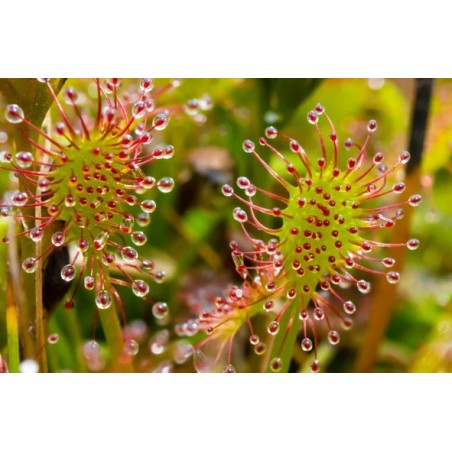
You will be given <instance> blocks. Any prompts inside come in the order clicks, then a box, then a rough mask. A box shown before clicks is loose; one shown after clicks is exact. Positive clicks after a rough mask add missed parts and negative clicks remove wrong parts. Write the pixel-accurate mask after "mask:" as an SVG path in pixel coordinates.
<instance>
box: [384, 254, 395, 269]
mask: <svg viewBox="0 0 452 452" xmlns="http://www.w3.org/2000/svg"><path fill="white" fill-rule="evenodd" d="M381 263H382V264H383V265H384V266H385V267H388V268H389V267H392V266H393V265H394V264H395V259H393V258H392V257H385V258H384V259H383V260H382V261H381Z"/></svg>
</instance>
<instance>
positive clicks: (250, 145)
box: [242, 140, 255, 154]
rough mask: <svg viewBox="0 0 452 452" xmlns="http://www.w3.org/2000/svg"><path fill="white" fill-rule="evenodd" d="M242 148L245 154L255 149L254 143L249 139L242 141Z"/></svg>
mask: <svg viewBox="0 0 452 452" xmlns="http://www.w3.org/2000/svg"><path fill="white" fill-rule="evenodd" d="M242 149H243V150H244V151H245V152H246V153H247V154H251V153H252V152H253V151H254V149H255V145H254V143H253V142H252V141H251V140H245V141H244V142H243V145H242Z"/></svg>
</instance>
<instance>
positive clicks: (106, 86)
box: [0, 78, 451, 373]
mask: <svg viewBox="0 0 452 452" xmlns="http://www.w3.org/2000/svg"><path fill="white" fill-rule="evenodd" d="M432 88H433V82H432V81H431V80H429V79H425V80H385V79H378V80H376V79H362V80H310V79H299V80H297V79H281V80H279V79H270V80H264V79H262V80H242V79H240V80H239V79H237V80H235V79H216V80H209V79H200V80H197V79H190V80H157V79H150V78H143V79H136V80H129V79H124V80H122V79H115V78H112V79H91V80H88V79H86V80H85V79H82V80H80V79H48V78H47V79H45V78H41V79H20V80H19V79H17V80H16V79H2V80H1V83H0V93H1V97H0V107H1V110H2V119H1V122H0V141H1V144H0V147H1V149H0V183H1V185H0V189H1V194H2V196H1V198H2V199H1V202H0V213H1V217H0V228H1V238H2V243H1V244H0V247H1V250H0V252H1V260H0V291H1V294H0V300H1V301H0V305H1V306H0V370H1V372H48V371H49V372H62V371H71V372H227V373H230V372H273V373H274V372H279V373H282V372H304V371H307V372H337V371H341V372H350V371H356V370H358V371H381V370H391V371H398V372H407V371H416V370H423V369H426V370H429V371H433V370H439V371H444V370H447V369H449V367H448V366H450V364H448V363H449V361H448V359H447V357H446V356H445V355H444V354H442V353H443V352H442V351H441V350H442V349H441V347H440V346H438V345H436V346H435V344H437V343H438V341H439V339H438V337H437V334H436V332H435V328H436V325H437V323H438V322H444V321H448V320H447V317H446V318H445V316H446V315H447V312H448V306H447V304H446V305H444V303H442V305H441V306H440V305H438V303H437V302H436V299H432V300H430V302H429V303H427V305H426V304H425V303H424V305H422V304H421V303H420V302H419V301H417V300H419V297H421V296H422V293H424V294H425V293H428V289H426V288H425V285H426V284H428V281H432V280H435V278H437V279H438V278H439V279H440V278H441V276H440V273H441V271H442V270H444V266H445V265H446V262H444V263H443V264H441V262H440V263H439V264H438V265H437V267H436V269H434V270H431V269H429V268H428V267H427V266H425V265H424V263H423V259H424V256H427V258H428V259H433V258H434V256H435V255H437V254H438V253H439V255H441V254H442V252H443V250H441V247H438V246H436V247H435V241H434V240H431V239H428V238H427V237H428V236H429V233H430V232H431V228H434V227H435V225H436V227H437V225H438V217H440V216H441V209H440V208H437V207H436V206H435V204H434V203H433V201H434V200H435V199H438V198H437V197H438V196H439V199H441V196H443V195H442V193H443V192H442V191H441V190H446V189H447V183H443V185H439V186H437V185H436V184H435V183H434V181H435V180H436V179H435V178H436V177H437V174H441V171H444V169H443V168H444V167H446V168H447V162H448V158H449V156H448V155H446V154H444V153H442V154H441V153H440V156H441V157H440V158H438V153H436V154H435V153H434V152H431V151H430V146H431V144H430V143H432V142H433V143H435V139H436V141H438V140H440V139H443V140H444V139H445V138H444V136H447V132H446V131H445V130H443V129H441V127H439V130H436V129H434V128H433V129H432V132H430V134H428V132H429V129H428V128H427V126H428V125H430V124H432V126H433V127H434V126H435V121H434V120H432V119H431V118H430V116H432V115H443V117H444V116H447V112H446V113H445V112H444V108H443V106H442V105H441V103H438V104H437V107H436V110H433V112H434V113H432V109H431V108H430V104H431V101H430V98H431V97H432V93H433V96H435V93H436V92H438V93H439V94H441V95H442V96H443V97H444V96H445V95H446V94H444V93H450V92H451V91H450V88H451V86H450V83H449V82H448V81H439V82H438V83H437V84H436V85H435V90H437V91H435V90H433V89H432ZM433 98H434V99H435V97H433ZM352 99H357V100H356V101H354V100H352ZM388 99H390V101H388ZM346 100H347V101H346ZM434 105H435V104H434ZM413 131H416V133H414V132H413ZM435 134H436V135H435ZM438 136H439V137H440V138H437V137H438ZM432 137H433V138H432ZM435 190H439V194H438V193H436V192H435ZM424 192H425V193H424ZM426 196H427V199H428V202H427V203H426V202H425V197H426ZM423 198H424V199H423ZM422 200H423V201H424V202H421V201H422ZM426 204H427V205H426ZM440 204H441V203H440ZM418 206H419V208H418V209H417V207H418ZM446 211H447V208H446ZM418 212H421V213H418ZM435 250H436V251H435ZM412 251H413V253H412ZM444 252H445V250H444ZM435 253H436V254H435ZM432 271H433V272H434V273H435V272H436V273H437V275H436V276H435V274H432V273H431V272H432ZM429 272H430V273H429ZM437 279H436V280H435V281H436V282H438V280H437ZM404 281H406V283H404ZM437 287H443V286H437ZM443 290H447V289H443ZM426 306H427V307H426ZM449 310H450V309H449ZM406 331H412V332H413V333H412V334H410V335H407V334H406ZM426 338H429V339H428V340H427V339H426ZM443 340H447V339H443ZM427 344H429V345H427ZM402 350H403V352H402ZM388 353H389V354H388ZM389 356H393V357H394V356H396V357H398V358H397V359H389V358H388V357H389Z"/></svg>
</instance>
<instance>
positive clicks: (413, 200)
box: [408, 195, 422, 207]
mask: <svg viewBox="0 0 452 452" xmlns="http://www.w3.org/2000/svg"><path fill="white" fill-rule="evenodd" d="M421 201H422V196H421V195H412V196H410V198H409V199H408V203H409V204H410V206H413V207H416V206H418V205H419V204H420V203H421Z"/></svg>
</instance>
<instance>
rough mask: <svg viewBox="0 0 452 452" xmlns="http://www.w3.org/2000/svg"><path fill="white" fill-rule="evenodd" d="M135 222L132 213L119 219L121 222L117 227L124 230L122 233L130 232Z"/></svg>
mask: <svg viewBox="0 0 452 452" xmlns="http://www.w3.org/2000/svg"><path fill="white" fill-rule="evenodd" d="M134 223H135V220H134V218H133V216H132V215H127V216H125V217H124V218H123V219H122V220H121V224H120V225H119V229H120V230H121V232H124V234H130V233H131V232H132V229H133V224H134Z"/></svg>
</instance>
